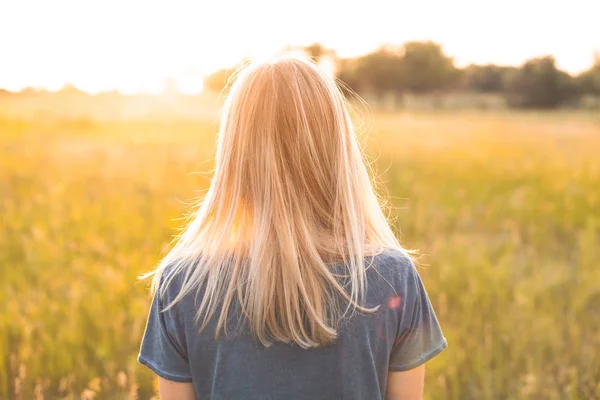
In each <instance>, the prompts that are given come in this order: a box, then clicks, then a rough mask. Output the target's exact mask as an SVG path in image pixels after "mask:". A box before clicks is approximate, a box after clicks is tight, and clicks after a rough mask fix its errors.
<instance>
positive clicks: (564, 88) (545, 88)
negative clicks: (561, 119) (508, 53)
mask: <svg viewBox="0 0 600 400" xmlns="http://www.w3.org/2000/svg"><path fill="white" fill-rule="evenodd" d="M506 95H507V100H508V104H509V105H510V106H512V107H520V108H556V107H558V106H559V105H561V104H562V103H564V102H566V101H567V100H569V99H570V98H572V97H574V96H576V95H577V87H576V85H575V82H574V80H573V77H571V76H570V75H569V74H567V73H566V72H564V71H561V70H559V69H558V68H557V67H556V62H555V60H554V57H552V56H545V57H539V58H533V59H530V60H528V61H527V62H525V64H523V66H522V67H521V68H520V69H519V70H518V71H517V72H516V73H515V75H514V76H513V78H512V79H511V81H510V82H509V84H508V87H507V93H506Z"/></svg>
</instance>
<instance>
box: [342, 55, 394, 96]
mask: <svg viewBox="0 0 600 400" xmlns="http://www.w3.org/2000/svg"><path fill="white" fill-rule="evenodd" d="M402 72H403V71H402V55H401V53H400V52H399V49H397V48H393V47H382V48H379V49H378V50H376V51H374V52H373V53H370V54H367V55H365V56H362V57H359V58H358V59H357V60H356V63H355V70H354V80H355V81H356V83H355V85H356V86H357V87H358V88H359V89H360V90H363V91H364V90H367V91H371V92H374V93H376V94H383V93H385V92H390V91H391V92H401V91H402V90H403V88H404V79H403V78H404V77H403V74H402Z"/></svg>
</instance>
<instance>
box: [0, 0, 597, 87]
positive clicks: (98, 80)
mask: <svg viewBox="0 0 600 400" xmlns="http://www.w3.org/2000/svg"><path fill="white" fill-rule="evenodd" d="M598 15H600V0H568V1H557V0H503V1H498V0H494V1H490V0H413V1H405V0H393V1H390V0H369V1H354V0H339V1H338V0H302V1H286V0H254V1H251V0H239V1H231V0H230V1H227V0H195V1H184V0H169V1H166V0H164V1H156V0H143V1H140V0H118V1H115V0H101V1H95V0H94V1H92V0H0V88H6V89H9V90H20V89H22V88H24V87H40V88H46V89H50V90H56V89H59V88H60V87H62V86H63V85H65V84H66V83H71V84H73V85H75V86H76V87H78V88H80V89H82V90H85V91H89V92H98V91H105V90H114V89H116V90H120V91H122V92H125V93H135V92H146V93H159V92H161V91H162V90H163V89H164V87H165V82H166V79H172V80H171V82H174V84H175V85H176V87H177V88H178V89H179V90H180V91H182V92H185V93H194V92H198V91H200V90H201V88H202V77H203V75H205V74H208V73H210V72H212V71H215V70H216V69H218V68H221V67H226V66H231V65H234V64H236V63H237V62H238V61H239V60H241V59H242V58H243V57H266V56H268V55H269V54H272V53H273V52H275V51H277V50H280V49H281V48H282V47H283V46H285V45H308V44H310V43H312V42H316V41H318V42H320V43H322V44H324V45H325V46H326V47H330V48H333V49H334V50H336V52H337V54H338V55H339V56H341V57H351V56H357V55H360V54H365V53H367V52H369V51H371V50H374V49H375V48H377V47H378V46H380V45H382V44H401V43H403V42H406V41H410V40H434V41H436V42H438V43H440V44H441V45H442V46H443V48H444V51H445V52H446V54H448V55H450V56H452V57H454V59H455V62H456V64H457V65H458V66H464V65H467V64H470V63H497V64H502V65H519V64H521V63H522V62H524V61H525V60H526V59H527V58H530V57H533V56H539V55H546V54H552V55H554V56H555V58H556V60H557V63H558V66H559V67H560V68H563V69H565V70H567V71H569V72H571V73H578V72H580V71H582V70H585V69H587V68H589V67H590V66H591V65H592V61H593V53H594V51H595V50H599V51H600V25H599V24H598Z"/></svg>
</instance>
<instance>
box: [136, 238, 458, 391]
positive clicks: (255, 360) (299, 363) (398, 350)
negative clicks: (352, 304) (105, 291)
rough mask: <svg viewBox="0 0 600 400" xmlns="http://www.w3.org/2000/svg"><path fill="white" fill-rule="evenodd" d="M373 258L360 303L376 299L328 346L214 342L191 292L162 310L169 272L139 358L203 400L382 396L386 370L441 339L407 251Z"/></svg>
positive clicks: (410, 364) (247, 338)
mask: <svg viewBox="0 0 600 400" xmlns="http://www.w3.org/2000/svg"><path fill="white" fill-rule="evenodd" d="M373 257H374V258H373V259H372V261H373V262H372V267H371V268H369V269H368V270H367V296H366V305H367V306H369V307H374V306H377V305H380V306H381V307H380V308H379V310H378V311H377V312H375V313H372V314H365V313H360V312H357V313H355V314H354V315H353V316H352V317H351V318H349V319H348V320H346V321H343V322H342V323H341V324H340V326H339V328H338V332H339V338H338V340H337V341H336V342H335V343H334V344H333V345H330V346H327V347H323V348H315V349H309V350H306V349H302V348H301V347H299V346H297V345H294V344H286V343H274V344H273V345H272V346H271V347H268V348H266V347H264V346H263V345H262V344H261V343H260V342H259V341H258V340H256V339H255V338H253V337H252V335H251V334H250V333H249V332H243V331H242V332H241V334H238V335H234V336H231V337H223V336H222V337H223V339H219V340H218V341H215V340H214V330H215V323H216V321H214V319H215V318H213V320H211V321H210V322H209V324H208V325H207V328H206V329H205V330H203V331H202V332H201V333H199V331H198V325H196V324H195V323H194V317H195V315H196V310H197V304H198V303H197V302H198V297H197V296H195V295H189V296H186V297H184V298H183V299H182V300H181V301H180V302H178V303H177V304H176V305H175V306H174V307H172V308H170V309H169V310H166V311H164V310H163V306H164V305H165V304H169V303H170V301H171V300H172V299H173V298H174V297H175V296H176V295H177V293H178V290H179V285H180V283H179V284H178V280H177V279H174V280H173V282H172V283H171V284H170V285H169V286H168V288H167V293H166V295H165V296H164V297H163V298H161V297H160V296H158V295H157V294H155V296H154V298H153V301H152V306H151V308H150V313H149V316H148V322H147V325H146V331H145V333H144V338H143V341H142V345H141V349H140V353H139V356H138V361H139V362H140V363H142V364H144V365H146V366H148V367H149V368H150V369H151V370H152V371H154V372H155V373H156V374H157V375H159V376H161V377H163V378H166V379H168V380H172V381H177V382H192V383H193V385H194V388H195V391H196V397H197V398H198V399H199V400H205V399H213V400H217V399H219V400H221V399H248V400H251V399H261V400H262V399H272V400H276V399H277V400H279V399H286V400H296V399H311V400H319V399H328V400H329V399H356V400H374V399H384V398H385V388H386V382H387V376H388V371H404V370H408V369H412V368H415V367H417V366H419V365H421V364H423V363H425V362H426V361H428V360H430V359H431V358H433V357H435V356H436V355H437V354H438V353H440V352H441V351H442V350H443V349H445V348H446V346H447V342H446V339H445V338H444V335H443V334H442V331H441V329H440V326H439V324H438V321H437V318H436V316H435V314H434V311H433V308H432V306H431V303H430V301H429V298H428V296H427V293H426V291H425V288H424V287H423V283H422V281H421V278H420V276H419V274H418V272H417V270H416V269H415V266H414V265H413V263H412V261H411V260H410V258H409V257H407V256H406V255H405V254H403V253H402V252H401V251H400V250H397V249H386V250H384V251H383V252H382V253H380V254H378V255H376V256H373ZM367 261H368V262H369V261H371V258H367ZM200 296H201V293H200ZM234 312H235V311H234Z"/></svg>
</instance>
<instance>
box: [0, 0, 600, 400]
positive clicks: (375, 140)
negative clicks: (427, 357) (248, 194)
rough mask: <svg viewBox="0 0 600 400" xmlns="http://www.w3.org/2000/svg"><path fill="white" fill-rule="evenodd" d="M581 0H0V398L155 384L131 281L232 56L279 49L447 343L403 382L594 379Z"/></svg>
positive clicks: (196, 164)
mask: <svg viewBox="0 0 600 400" xmlns="http://www.w3.org/2000/svg"><path fill="white" fill-rule="evenodd" d="M598 15H600V3H598V2H593V1H588V0H571V1H568V2H566V1H541V0H528V1H519V2H517V1H516V0H506V1H503V2H491V1H475V0H456V1H452V2H447V1H441V0H440V1H434V0H423V1H419V2H397V1H382V0H372V1H370V2H351V1H327V2H325V1H315V0H305V1H302V2H283V1H281V2H277V1H268V0H260V1H238V2H219V1H204V2H193V1H178V0H174V1H169V2H159V1H144V2H142V1H127V0H122V1H118V2H117V1H109V0H104V1H67V0H55V1H52V2H47V1H41V0H40V1H33V0H20V1H15V0H13V1H10V0H6V1H0V88H1V89H0V305H1V306H0V399H94V398H95V399H149V398H152V397H156V396H157V395H156V386H155V385H156V383H155V381H154V380H153V376H152V374H151V373H150V371H149V370H147V369H146V368H145V367H143V366H140V365H138V364H137V362H136V357H137V352H138V349H139V343H140V340H141V335H142V332H143V328H144V324H145V322H146V317H147V311H148V305H149V301H150V298H149V295H148V285H147V282H139V281H138V280H137V277H138V275H139V274H140V273H142V272H146V271H148V270H149V269H151V268H152V267H153V266H154V265H155V264H156V262H158V261H159V259H160V257H161V255H163V254H164V251H165V249H166V248H167V245H168V244H169V242H170V241H171V239H172V238H173V235H175V234H176V233H177V228H179V227H181V226H182V222H183V221H182V219H181V217H182V216H183V213H184V212H186V211H187V210H188V206H189V205H190V204H191V202H192V201H193V199H194V198H196V197H197V196H198V195H199V194H200V193H201V192H202V191H203V190H204V189H206V188H207V187H208V184H209V179H210V171H211V169H212V167H213V151H214V148H215V135H216V132H217V116H218V110H219V107H220V105H221V104H222V101H223V98H224V96H225V94H226V92H227V86H228V84H227V82H228V79H229V77H230V76H231V74H232V71H233V70H234V69H235V68H236V67H237V66H238V65H240V64H241V63H243V62H245V61H246V60H249V59H256V58H262V57H266V56H269V55H271V54H273V53H277V52H282V51H287V52H291V53H298V54H300V53H302V54H306V55H307V56H309V57H312V58H313V59H314V60H316V61H317V62H319V63H320V64H321V65H322V67H323V68H324V69H325V70H326V71H327V72H328V73H330V74H331V75H332V76H336V77H337V78H339V80H340V82H341V83H340V86H341V87H342V88H343V90H344V92H345V93H346V94H348V96H349V100H350V102H351V104H352V105H353V107H352V110H353V116H354V117H355V119H356V126H357V127H358V130H359V133H360V139H361V143H362V144H363V145H364V146H365V149H366V152H367V154H368V156H369V158H370V160H372V163H373V164H372V165H373V169H374V171H375V177H376V179H377V181H378V182H379V185H378V188H379V190H380V191H381V192H382V193H383V194H385V195H386V196H387V197H388V198H389V201H390V204H389V205H390V206H391V207H390V209H391V211H392V217H393V219H392V221H393V224H394V227H395V229H396V231H397V232H398V236H399V237H400V239H401V241H402V243H403V244H404V245H405V246H406V247H408V248H416V249H419V250H420V251H421V253H422V254H423V258H422V270H421V274H422V276H423V279H424V281H425V285H426V287H427V289H428V292H429V294H430V296H431V300H432V303H433V305H434V308H435V309H436V311H437V315H438V318H439V320H440V322H441V325H442V327H443V329H444V332H445V334H446V336H447V338H448V341H449V348H448V349H447V350H446V351H444V352H443V353H442V354H441V355H440V356H439V357H436V358H435V359H434V360H433V361H432V362H430V363H429V364H428V372H427V378H426V379H427V381H426V398H428V399H597V398H600V268H599V267H600V265H599V263H600V261H599V260H600V53H599V51H600V30H599V25H598ZM351 91H353V92H356V93H357V94H359V95H360V96H361V97H362V98H363V99H365V100H366V103H367V104H364V103H362V102H360V101H357V100H356V96H354V95H352V94H351ZM248 373H252V371H248Z"/></svg>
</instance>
